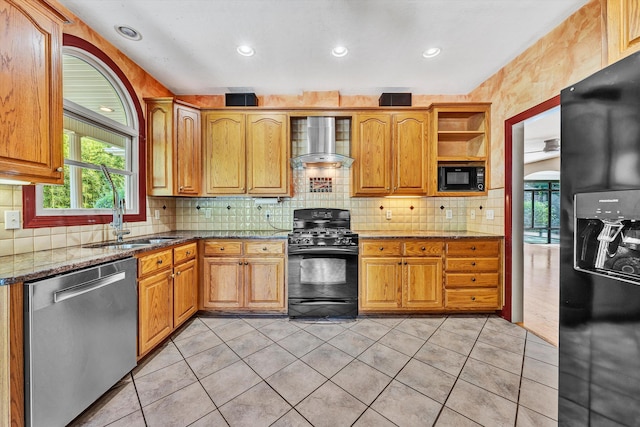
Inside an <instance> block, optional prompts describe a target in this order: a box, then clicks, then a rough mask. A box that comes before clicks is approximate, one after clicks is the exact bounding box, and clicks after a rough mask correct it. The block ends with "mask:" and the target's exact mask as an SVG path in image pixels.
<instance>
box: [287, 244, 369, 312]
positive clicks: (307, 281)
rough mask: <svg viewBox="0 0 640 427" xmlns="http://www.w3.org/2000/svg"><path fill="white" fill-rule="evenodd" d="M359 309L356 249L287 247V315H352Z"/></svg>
mask: <svg viewBox="0 0 640 427" xmlns="http://www.w3.org/2000/svg"><path fill="white" fill-rule="evenodd" d="M357 312H358V254H357V250H353V249H341V248H327V247H311V248H304V249H296V250H290V251H289V316H290V317H344V316H350V317H354V316H356V315H357Z"/></svg>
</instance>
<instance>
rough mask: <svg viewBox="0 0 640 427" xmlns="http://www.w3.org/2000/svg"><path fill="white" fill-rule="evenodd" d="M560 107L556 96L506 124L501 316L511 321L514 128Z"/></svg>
mask: <svg viewBox="0 0 640 427" xmlns="http://www.w3.org/2000/svg"><path fill="white" fill-rule="evenodd" d="M558 105H560V95H556V96H554V97H553V98H551V99H548V100H546V101H544V102H542V103H540V104H538V105H536V106H534V107H531V108H529V109H528V110H525V111H523V112H521V113H519V114H516V115H515V116H513V117H511V118H509V119H507V120H505V122H504V136H505V142H504V164H505V171H504V176H505V179H504V181H505V182H504V231H505V235H504V307H503V309H502V312H501V314H500V315H501V316H502V317H504V318H505V319H506V320H508V321H511V317H512V308H513V307H512V303H511V299H512V295H513V294H512V281H513V271H512V270H513V269H512V262H513V229H512V227H513V215H512V208H513V183H512V179H513V173H512V165H513V130H512V128H513V126H514V125H515V124H517V123H520V122H522V121H524V120H526V119H529V118H531V117H533V116H537V115H538V114H540V113H543V112H545V111H547V110H550V109H551V108H554V107H557V106H558Z"/></svg>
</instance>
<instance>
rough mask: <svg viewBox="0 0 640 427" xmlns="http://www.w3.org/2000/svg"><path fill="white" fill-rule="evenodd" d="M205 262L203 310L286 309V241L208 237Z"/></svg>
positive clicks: (205, 246)
mask: <svg viewBox="0 0 640 427" xmlns="http://www.w3.org/2000/svg"><path fill="white" fill-rule="evenodd" d="M202 264H203V266H202V284H203V289H202V301H201V308H202V309H204V310H207V309H209V310H212V309H213V310H225V309H227V310H228V309H233V310H239V311H252V310H253V311H255V310H259V311H263V310H267V311H278V312H284V311H285V310H286V307H285V255H284V241H277V240H246V241H241V240H206V241H204V243H203V259H202Z"/></svg>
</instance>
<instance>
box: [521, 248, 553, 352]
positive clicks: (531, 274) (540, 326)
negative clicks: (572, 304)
mask: <svg viewBox="0 0 640 427" xmlns="http://www.w3.org/2000/svg"><path fill="white" fill-rule="evenodd" d="M559 252H560V247H559V245H544V244H529V243H525V244H524V262H523V267H524V268H523V270H524V322H523V324H522V325H523V326H524V327H525V328H526V329H528V330H529V331H531V332H533V333H534V334H536V335H538V336H539V337H541V338H543V339H545V340H546V341H548V342H550V343H551V344H553V345H555V346H557V345H558V323H559V317H558V316H559V315H558V306H559V290H560V286H559V277H560V272H559V268H560V264H559V263H560V253H559Z"/></svg>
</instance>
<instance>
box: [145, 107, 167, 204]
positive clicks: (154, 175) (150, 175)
mask: <svg viewBox="0 0 640 427" xmlns="http://www.w3.org/2000/svg"><path fill="white" fill-rule="evenodd" d="M145 101H146V103H147V192H148V194H149V196H172V195H173V101H172V100H171V99H163V100H157V101H154V100H145Z"/></svg>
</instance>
